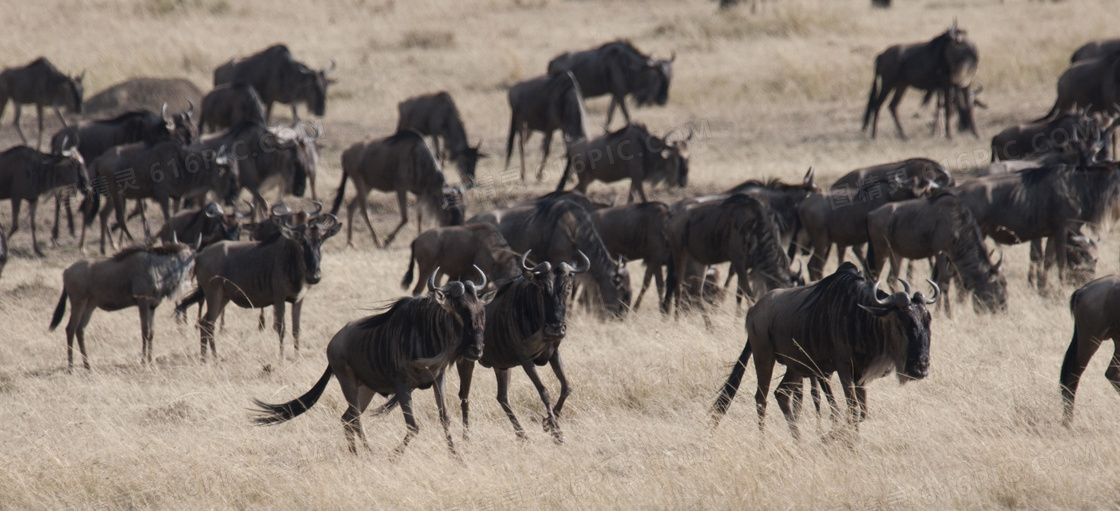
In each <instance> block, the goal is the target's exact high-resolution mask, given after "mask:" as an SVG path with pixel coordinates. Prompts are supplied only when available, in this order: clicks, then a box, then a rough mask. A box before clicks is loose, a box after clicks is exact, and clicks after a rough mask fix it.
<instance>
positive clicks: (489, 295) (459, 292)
mask: <svg viewBox="0 0 1120 511" xmlns="http://www.w3.org/2000/svg"><path fill="white" fill-rule="evenodd" d="M474 269H475V270H477V271H478V274H479V275H481V276H482V282H477V283H476V282H472V281H469V280H468V281H464V282H460V281H457V280H453V281H451V282H448V283H447V284H444V285H443V286H442V287H439V288H437V287H435V278H436V274H437V273H439V268H438V267H437V268H436V269H435V270H434V271H432V274H431V276H429V277H428V291H429V292H431V295H432V299H433V300H435V302H436V303H438V304H440V306H441V307H443V309H444V310H446V311H447V312H449V313H451V314H453V315H455V316H456V317H457V318H458V319H459V321H460V322H461V323H462V326H463V333H462V337H461V338H460V340H459V353H460V356H462V357H463V358H465V359H467V360H471V361H475V360H478V359H480V358H482V348H483V345H484V339H483V338H484V335H485V333H486V304H488V303H490V300H493V299H494V294H495V291H494V290H491V291H489V292H486V293H483V294H481V295H479V293H480V292H481V291H482V289H483V288H484V287H486V274H485V273H483V271H482V270H481V269H479V267H478V266H475V267H474Z"/></svg>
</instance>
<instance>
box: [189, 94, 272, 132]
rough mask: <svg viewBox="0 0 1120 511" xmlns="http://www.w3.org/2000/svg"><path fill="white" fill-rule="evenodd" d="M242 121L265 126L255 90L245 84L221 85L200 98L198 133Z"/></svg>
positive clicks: (261, 106)
mask: <svg viewBox="0 0 1120 511" xmlns="http://www.w3.org/2000/svg"><path fill="white" fill-rule="evenodd" d="M242 121H251V122H255V123H258V124H265V123H266V122H267V121H266V120H265V116H264V106H263V105H262V104H261V97H260V96H259V95H257V91H256V89H254V88H253V86H252V85H249V84H247V83H223V84H221V85H218V86H215V87H214V89H213V90H211V91H210V92H207V93H206V96H205V97H203V98H202V112H201V113H200V114H199V115H198V132H199V133H205V132H206V131H207V130H209V131H214V130H217V129H220V128H228V127H230V126H236V125H237V124H238V123H240V122H242Z"/></svg>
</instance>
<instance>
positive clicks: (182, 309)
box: [175, 287, 205, 323]
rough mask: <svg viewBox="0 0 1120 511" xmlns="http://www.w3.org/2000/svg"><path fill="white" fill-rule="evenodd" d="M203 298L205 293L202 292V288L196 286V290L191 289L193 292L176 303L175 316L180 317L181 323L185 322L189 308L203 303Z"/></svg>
mask: <svg viewBox="0 0 1120 511" xmlns="http://www.w3.org/2000/svg"><path fill="white" fill-rule="evenodd" d="M203 298H205V294H204V293H203V292H202V288H201V287H199V288H195V290H194V291H191V294H189V295H187V297H186V298H183V299H182V300H181V301H180V302H179V303H177V304H175V318H176V319H178V320H179V322H180V323H181V322H183V320H184V318H186V314H187V309H189V308H190V306H191V305H194V304H196V303H201V302H202V299H203ZM200 307H201V306H200Z"/></svg>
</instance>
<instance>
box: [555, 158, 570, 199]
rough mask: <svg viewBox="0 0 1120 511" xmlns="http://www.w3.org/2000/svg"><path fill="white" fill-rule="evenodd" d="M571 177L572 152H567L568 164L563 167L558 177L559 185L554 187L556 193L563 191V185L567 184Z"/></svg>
mask: <svg viewBox="0 0 1120 511" xmlns="http://www.w3.org/2000/svg"><path fill="white" fill-rule="evenodd" d="M571 175H572V152H571V151H568V163H567V164H565V165H564V173H563V174H561V175H560V184H558V185H556V191H558V192H562V191H564V185H565V184H567V183H568V178H569V177H571Z"/></svg>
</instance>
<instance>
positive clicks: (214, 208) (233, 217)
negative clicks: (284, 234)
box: [155, 202, 253, 249]
mask: <svg viewBox="0 0 1120 511" xmlns="http://www.w3.org/2000/svg"><path fill="white" fill-rule="evenodd" d="M246 204H248V205H249V212H247V213H242V212H240V211H234V212H232V213H228V214H227V213H226V212H225V210H223V209H222V206H221V205H220V204H218V203H217V202H208V203H206V205H205V206H203V207H201V208H199V209H198V210H195V211H183V212H180V213H178V214H176V215H174V216H172V217H171V218H170V219H169V220H168V221H167V223H166V224H163V227H162V228H161V229H160V230H159V232H157V233H156V236H155V237H156V239H159V240H162V241H164V242H167V241H170V240H173V239H182V240H193V239H196V238H197V239H198V240H199V247H198V248H199V249H202V248H205V247H207V246H209V245H211V244H213V243H217V242H219V241H222V240H228V241H238V240H240V239H241V222H242V221H243V220H244V219H246V218H250V217H252V215H253V203H251V202H247V203H246Z"/></svg>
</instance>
